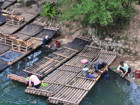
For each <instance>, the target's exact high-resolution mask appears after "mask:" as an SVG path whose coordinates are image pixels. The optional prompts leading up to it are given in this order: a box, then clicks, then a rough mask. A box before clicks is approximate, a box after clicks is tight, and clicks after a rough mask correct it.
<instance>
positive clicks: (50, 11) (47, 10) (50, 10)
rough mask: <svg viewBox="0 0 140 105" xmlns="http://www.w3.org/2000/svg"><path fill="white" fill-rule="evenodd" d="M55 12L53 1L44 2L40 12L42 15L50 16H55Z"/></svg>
mask: <svg viewBox="0 0 140 105" xmlns="http://www.w3.org/2000/svg"><path fill="white" fill-rule="evenodd" d="M57 13H58V12H57V9H56V5H55V4H54V3H46V4H44V5H43V11H42V12H41V15H42V16H45V17H48V18H51V17H53V16H56V14H57Z"/></svg>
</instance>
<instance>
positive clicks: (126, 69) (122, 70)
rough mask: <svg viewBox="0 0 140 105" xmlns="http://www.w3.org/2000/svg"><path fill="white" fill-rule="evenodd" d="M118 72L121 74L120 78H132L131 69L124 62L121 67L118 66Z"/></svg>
mask: <svg viewBox="0 0 140 105" xmlns="http://www.w3.org/2000/svg"><path fill="white" fill-rule="evenodd" d="M117 70H118V71H119V72H120V73H121V74H120V76H122V77H125V76H126V75H127V74H128V77H129V76H130V75H129V73H130V72H131V68H130V67H129V66H128V65H127V64H126V63H124V62H123V61H121V62H120V65H119V66H118V68H117Z"/></svg>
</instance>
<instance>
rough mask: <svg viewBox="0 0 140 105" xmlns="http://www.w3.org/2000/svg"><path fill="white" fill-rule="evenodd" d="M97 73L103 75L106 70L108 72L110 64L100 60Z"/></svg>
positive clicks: (97, 63) (96, 68)
mask: <svg viewBox="0 0 140 105" xmlns="http://www.w3.org/2000/svg"><path fill="white" fill-rule="evenodd" d="M94 67H95V72H100V73H103V72H104V71H105V70H107V71H108V64H107V63H106V62H104V61H103V60H102V59H100V60H99V61H98V62H96V63H95V66H94Z"/></svg>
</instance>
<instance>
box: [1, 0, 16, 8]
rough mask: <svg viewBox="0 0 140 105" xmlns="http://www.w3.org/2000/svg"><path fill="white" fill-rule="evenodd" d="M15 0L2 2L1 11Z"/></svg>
mask: <svg viewBox="0 0 140 105" xmlns="http://www.w3.org/2000/svg"><path fill="white" fill-rule="evenodd" d="M16 1H17V0H4V2H3V4H2V5H1V7H0V8H1V9H6V8H8V7H9V6H10V5H12V4H14V3H15V2H16Z"/></svg>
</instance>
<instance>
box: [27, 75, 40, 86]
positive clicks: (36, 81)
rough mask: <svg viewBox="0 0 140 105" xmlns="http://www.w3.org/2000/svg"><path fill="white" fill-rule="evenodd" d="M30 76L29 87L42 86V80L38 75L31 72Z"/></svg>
mask: <svg viewBox="0 0 140 105" xmlns="http://www.w3.org/2000/svg"><path fill="white" fill-rule="evenodd" d="M28 78H29V87H35V88H39V87H40V86H41V81H40V80H39V78H38V77H37V76H36V75H33V74H32V73H29V74H28Z"/></svg>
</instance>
